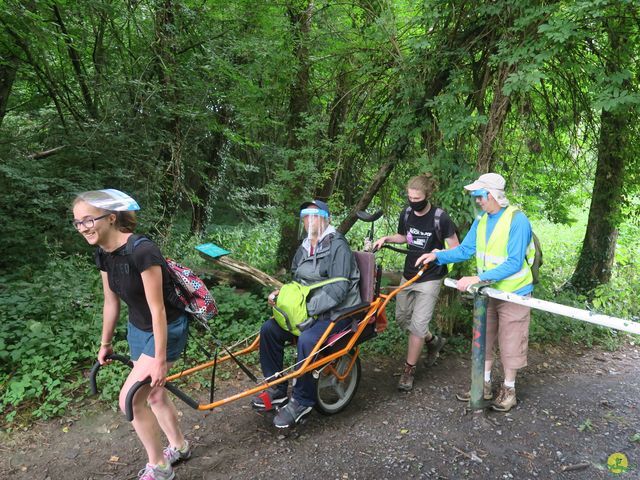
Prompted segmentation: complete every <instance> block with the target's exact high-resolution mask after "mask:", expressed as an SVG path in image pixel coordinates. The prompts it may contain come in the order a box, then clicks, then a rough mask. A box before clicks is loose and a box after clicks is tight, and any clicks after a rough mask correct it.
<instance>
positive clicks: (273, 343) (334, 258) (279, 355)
mask: <svg viewBox="0 0 640 480" xmlns="http://www.w3.org/2000/svg"><path fill="white" fill-rule="evenodd" d="M329 218H330V217H329V207H328V206H327V204H326V203H325V202H322V201H320V200H314V201H313V202H306V203H303V204H302V205H301V206H300V220H301V222H302V223H303V226H304V232H306V237H305V239H304V240H303V241H302V244H301V245H300V246H299V247H298V250H297V251H296V254H295V256H294V258H293V262H292V265H291V272H292V274H293V280H294V281H296V282H299V283H302V284H304V285H311V284H314V283H318V282H321V281H323V280H327V279H329V278H335V277H344V278H347V279H349V280H348V281H346V280H341V281H336V282H334V283H330V284H328V285H324V286H322V287H319V288H317V289H314V290H312V291H311V294H310V295H309V297H307V311H308V313H309V315H310V316H313V317H316V318H317V320H316V321H315V323H313V324H312V325H311V326H309V327H308V328H306V329H305V330H303V331H302V332H301V334H300V336H299V337H298V344H297V347H298V361H301V360H303V359H305V358H306V357H307V356H308V355H309V353H310V352H311V351H312V350H313V347H314V346H315V345H316V343H317V342H318V340H319V339H320V337H321V336H322V334H323V333H324V331H325V330H326V329H327V326H328V325H329V323H330V322H331V321H333V320H335V319H336V318H338V317H339V316H340V311H341V310H342V309H345V308H349V307H353V306H355V305H358V304H360V291H359V287H358V283H359V280H360V272H359V271H358V266H357V265H356V260H355V257H354V255H353V253H352V252H351V249H350V248H349V244H348V243H347V240H346V239H345V238H344V236H343V235H342V234H341V233H339V232H337V231H336V229H335V228H333V227H332V226H331V225H329ZM278 292H279V290H276V291H274V292H272V293H271V295H269V304H270V305H271V306H273V305H274V299H275V297H276V296H277V295H278ZM294 338H295V336H294V335H293V334H292V333H290V332H288V331H286V330H284V329H282V328H281V327H280V326H279V325H278V324H277V323H276V321H275V320H274V319H273V318H270V319H269V320H267V321H266V322H265V323H264V324H263V325H262V328H261V329H260V365H261V367H262V374H263V375H264V376H265V378H269V377H270V376H272V375H273V374H275V373H277V372H280V371H281V370H282V369H283V356H284V346H285V343H286V342H291V341H293V339H294ZM264 395H268V396H269V399H270V401H271V404H272V405H284V404H286V406H284V407H282V408H280V409H279V411H278V414H277V415H276V417H275V418H274V420H273V423H274V425H275V426H276V427H278V428H286V427H291V426H293V425H295V424H296V423H298V422H299V421H300V420H301V419H302V418H303V417H305V416H306V415H308V414H309V413H310V412H311V409H312V408H313V406H314V404H315V403H316V387H315V381H314V379H313V376H312V374H311V373H307V374H305V375H303V376H301V377H299V378H298V379H297V380H296V382H295V385H294V387H293V392H292V394H291V400H288V398H287V383H286V382H283V383H281V384H279V385H275V386H273V387H271V388H269V389H267V390H266V391H265V392H263V393H262V394H260V395H258V396H257V397H254V399H253V400H252V404H253V406H254V407H255V408H262V409H263V408H265V402H264V400H263V398H264Z"/></svg>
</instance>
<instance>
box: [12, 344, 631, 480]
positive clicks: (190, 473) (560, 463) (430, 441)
mask: <svg viewBox="0 0 640 480" xmlns="http://www.w3.org/2000/svg"><path fill="white" fill-rule="evenodd" d="M529 363H530V366H529V367H527V368H526V369H525V370H524V371H523V373H522V374H521V375H520V377H519V379H518V384H517V390H518V397H519V405H518V406H517V407H516V408H515V409H514V410H512V411H511V412H509V413H507V414H502V413H497V412H488V413H487V414H486V415H480V416H478V415H473V414H467V413H465V407H464V404H462V403H460V402H457V401H456V400H455V396H454V394H455V392H458V391H463V390H465V389H466V388H468V378H469V366H470V365H469V360H468V359H466V358H464V357H463V356H458V355H449V356H446V357H445V358H442V359H440V360H439V362H438V363H437V364H436V365H435V366H434V367H432V368H431V369H429V370H426V369H423V370H421V371H419V374H418V377H417V379H416V387H415V388H414V390H413V391H412V392H411V393H408V394H406V393H401V392H398V391H397V390H396V383H397V380H398V377H397V376H394V373H395V370H396V367H397V364H396V363H395V362H393V364H392V363H391V362H390V361H389V360H388V359H375V358H371V357H365V358H363V377H362V381H361V383H360V387H359V389H358V392H357V394H356V397H355V399H354V400H353V402H352V404H351V405H350V406H349V407H348V408H347V409H346V410H345V411H344V412H342V413H341V414H338V415H335V416H332V417H323V416H321V415H319V414H317V413H315V412H314V413H313V414H312V415H311V416H310V417H309V419H308V420H307V422H306V423H305V424H303V425H301V426H298V427H297V428H296V429H294V430H293V431H291V432H287V434H283V433H282V432H279V431H276V430H275V429H274V428H273V427H271V425H270V420H271V419H270V418H269V417H267V416H261V415H259V414H257V413H255V412H254V411H253V410H252V409H251V408H250V407H248V406H247V404H246V403H247V402H235V403H233V404H231V405H229V406H226V407H222V408H220V409H218V410H216V411H213V412H208V413H201V412H196V411H193V410H191V409H189V408H188V407H186V406H185V405H183V404H179V405H178V407H179V409H180V410H181V412H182V414H183V415H182V425H183V427H184V430H185V432H186V433H187V435H188V437H189V438H190V439H191V441H192V443H193V444H194V445H195V451H194V457H193V458H192V459H191V460H189V461H188V462H186V463H184V464H182V465H180V466H178V467H177V469H176V473H177V475H176V478H177V479H179V480H187V479H253V478H265V479H272V478H304V479H322V480H329V479H394V480H397V479H405V478H406V479H409V478H433V479H461V478H470V479H485V478H486V479H510V478H516V479H538V478H539V479H548V478H563V479H564V478H566V479H580V480H582V479H600V478H624V479H631V478H633V479H637V478H640V466H639V464H640V411H639V406H640V400H639V399H640V378H639V377H638V370H639V367H640V349H638V347H625V348H623V349H621V350H619V351H617V352H613V353H610V352H602V351H599V350H587V351H584V352H582V351H577V349H573V350H572V351H569V349H547V350H546V351H544V352H543V351H533V352H532V353H531V354H530V361H529ZM499 380H500V379H498V378H496V379H495V381H494V384H496V383H497V382H498V381H499ZM232 383H233V382H226V383H225V384H224V386H223V387H222V388H223V389H228V388H230V387H231V384H232ZM98 409H100V410H101V411H99V412H96V410H98ZM89 411H92V412H95V413H91V414H89V415H86V414H82V415H78V416H76V417H73V416H70V417H68V418H65V419H61V420H57V421H53V422H48V423H45V424H38V425H36V426H34V427H33V428H32V429H31V430H30V431H28V432H21V433H17V434H13V435H12V436H11V437H5V438H3V439H2V446H1V447H0V449H1V450H2V456H1V459H0V478H7V479H8V478H11V479H16V480H18V479H29V480H34V479H35V480H46V479H50V480H58V479H61V480H63V479H65V480H66V479H94V480H97V479H134V478H136V473H137V471H138V470H139V468H140V467H141V466H142V465H143V464H144V455H143V452H142V451H141V449H140V447H139V445H138V442H137V439H136V438H135V436H134V434H133V433H132V432H131V427H130V425H129V424H128V423H127V422H126V420H125V419H124V418H123V416H122V415H120V414H118V413H116V412H112V411H108V410H105V409H104V406H101V404H96V405H94V406H93V407H92V409H91V410H89ZM65 427H67V428H65ZM614 453H622V454H624V455H625V456H626V457H627V458H628V461H629V468H628V470H627V471H626V472H625V473H621V474H613V473H611V472H610V471H609V469H608V468H607V460H608V458H609V456H610V455H612V454H614ZM573 469H575V470H573Z"/></svg>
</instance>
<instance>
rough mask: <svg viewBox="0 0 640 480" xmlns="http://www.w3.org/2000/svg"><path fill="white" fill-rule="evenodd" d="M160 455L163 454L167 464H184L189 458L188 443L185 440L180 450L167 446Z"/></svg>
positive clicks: (189, 446) (189, 449)
mask: <svg viewBox="0 0 640 480" xmlns="http://www.w3.org/2000/svg"><path fill="white" fill-rule="evenodd" d="M162 453H163V454H164V459H165V460H166V462H167V463H169V464H171V465H175V464H176V463H179V462H184V461H185V460H189V459H190V458H191V445H189V442H188V441H186V440H185V441H184V445H183V446H182V448H177V447H172V446H171V445H169V446H168V447H166V448H165V449H164V450H163V451H162Z"/></svg>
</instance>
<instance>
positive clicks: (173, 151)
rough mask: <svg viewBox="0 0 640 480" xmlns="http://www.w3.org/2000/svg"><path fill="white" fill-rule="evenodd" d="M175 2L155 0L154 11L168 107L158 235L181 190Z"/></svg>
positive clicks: (173, 211)
mask: <svg viewBox="0 0 640 480" xmlns="http://www.w3.org/2000/svg"><path fill="white" fill-rule="evenodd" d="M174 8H175V6H174V4H173V1H172V0H161V1H159V2H157V7H156V12H155V37H156V38H155V42H154V44H153V47H152V48H153V51H154V53H155V56H156V72H157V76H158V82H159V83H160V86H161V96H162V104H163V107H164V109H166V111H168V112H169V113H168V114H167V115H168V116H167V118H166V119H161V120H159V123H160V125H161V129H162V130H164V132H165V133H164V135H163V134H162V133H160V136H164V137H165V138H164V140H163V141H162V144H161V146H160V150H159V153H158V160H159V164H160V168H161V169H162V171H163V176H162V178H161V182H160V199H161V204H162V206H163V207H164V212H163V215H162V218H161V219H160V220H159V222H158V229H159V233H160V234H161V235H166V232H168V231H169V230H170V229H169V226H170V225H171V223H172V222H173V217H174V216H175V214H176V212H177V210H178V207H179V205H180V201H181V198H182V193H183V190H184V177H185V172H184V165H183V158H182V132H181V124H180V117H179V116H178V114H177V113H176V112H177V106H178V101H179V94H178V87H177V86H176V79H175V78H174V73H175V65H176V27H175V14H174Z"/></svg>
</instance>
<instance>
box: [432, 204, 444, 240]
mask: <svg viewBox="0 0 640 480" xmlns="http://www.w3.org/2000/svg"><path fill="white" fill-rule="evenodd" d="M443 212H444V210H443V209H441V208H440V207H436V211H435V214H434V216H433V226H434V227H435V230H436V238H437V239H438V242H440V243H442V242H443V240H444V239H443V238H442V229H441V228H440V217H442V213H443Z"/></svg>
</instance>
